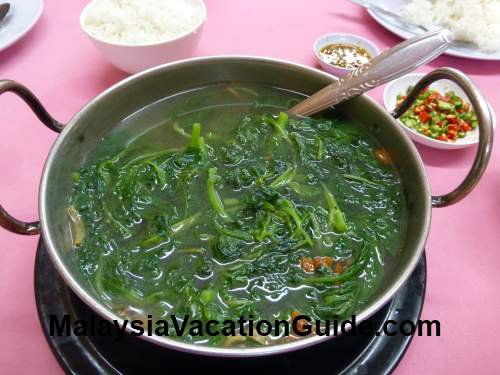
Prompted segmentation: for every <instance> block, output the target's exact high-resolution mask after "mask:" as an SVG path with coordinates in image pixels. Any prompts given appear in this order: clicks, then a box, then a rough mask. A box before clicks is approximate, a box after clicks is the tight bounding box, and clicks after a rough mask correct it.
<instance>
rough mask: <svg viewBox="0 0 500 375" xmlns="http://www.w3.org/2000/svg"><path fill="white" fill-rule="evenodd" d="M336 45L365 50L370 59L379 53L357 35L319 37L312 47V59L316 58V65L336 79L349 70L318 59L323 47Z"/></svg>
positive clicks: (334, 34) (373, 46) (375, 47)
mask: <svg viewBox="0 0 500 375" xmlns="http://www.w3.org/2000/svg"><path fill="white" fill-rule="evenodd" d="M337 43H345V44H354V45H355V46H358V47H361V48H364V49H366V50H367V51H368V52H369V53H370V55H372V57H375V56H377V55H379V54H380V51H379V49H378V48H377V46H376V45H375V44H373V43H372V42H370V41H369V40H368V39H365V38H362V37H360V36H357V35H353V34H340V33H331V34H325V35H323V36H321V37H319V38H318V39H316V41H315V42H314V45H313V52H314V57H316V61H318V63H319V64H320V65H321V68H322V69H323V70H324V71H325V72H328V73H331V74H333V75H335V76H338V77H341V76H345V75H346V74H347V73H349V72H350V71H351V69H348V68H341V67H338V66H335V65H332V64H328V63H326V62H324V61H323V60H322V59H321V57H320V51H321V49H322V48H323V47H326V46H327V45H329V44H337Z"/></svg>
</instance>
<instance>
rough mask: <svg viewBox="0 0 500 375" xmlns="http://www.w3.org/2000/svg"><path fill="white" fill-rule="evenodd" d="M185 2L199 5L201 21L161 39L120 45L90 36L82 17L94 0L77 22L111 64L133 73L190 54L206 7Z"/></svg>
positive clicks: (199, 2) (197, 1) (201, 27)
mask: <svg viewBox="0 0 500 375" xmlns="http://www.w3.org/2000/svg"><path fill="white" fill-rule="evenodd" d="M189 1H191V2H193V3H195V4H197V5H198V6H200V7H201V9H202V11H203V18H202V20H201V22H200V23H199V24H198V25H197V26H196V27H195V28H194V29H193V30H191V31H190V32H188V33H186V34H183V35H180V36H179V37H177V38H175V39H170V40H166V41H164V42H157V43H147V44H124V43H114V42H109V41H106V40H103V39H99V38H96V37H95V36H93V35H91V34H90V33H89V31H88V30H87V27H86V23H85V18H86V16H87V12H88V10H89V8H90V7H91V6H92V5H93V3H94V2H95V0H94V1H91V2H90V3H89V4H87V6H86V7H85V8H84V9H83V11H82V13H81V15H80V25H81V27H82V29H83V31H84V32H85V34H87V36H88V37H89V38H90V40H92V42H93V43H94V45H95V46H96V47H97V49H98V50H99V51H100V52H101V53H102V54H103V56H104V57H105V58H106V59H107V60H108V61H109V62H110V63H111V64H113V65H114V66H116V67H117V68H118V69H120V70H123V71H125V72H128V73H137V72H140V71H142V70H145V69H149V68H151V67H153V66H157V65H161V64H164V63H167V62H171V61H175V60H183V59H186V58H189V57H191V56H192V55H193V52H194V50H195V49H196V47H197V45H198V42H199V40H200V35H201V31H202V29H203V25H204V23H205V21H206V19H207V8H206V6H205V3H204V2H203V0H189Z"/></svg>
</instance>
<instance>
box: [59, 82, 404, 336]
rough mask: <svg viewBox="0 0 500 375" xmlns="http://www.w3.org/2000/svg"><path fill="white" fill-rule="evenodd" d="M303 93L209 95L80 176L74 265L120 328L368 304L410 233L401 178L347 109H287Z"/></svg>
mask: <svg viewBox="0 0 500 375" xmlns="http://www.w3.org/2000/svg"><path fill="white" fill-rule="evenodd" d="M300 98H301V97H300V96H299V95H298V94H295V93H291V92H287V91H284V90H279V89H276V88H269V87H265V86H239V85H223V84H220V85H213V86H209V87H205V88H202V89H199V90H194V91H192V92H187V93H184V94H181V95H178V96H176V97H173V98H167V99H166V100H164V101H162V102H159V103H155V104H153V105H152V106H150V107H148V108H146V109H145V110H143V111H141V112H140V113H137V114H135V115H133V116H132V117H131V118H129V119H127V120H125V121H124V123H123V124H120V125H119V126H118V127H117V130H116V131H114V134H110V136H109V137H107V138H106V139H104V140H103V143H102V146H101V147H100V148H99V150H97V151H96V152H97V155H98V157H97V159H96V160H94V161H91V162H88V163H86V165H84V166H83V167H82V168H81V169H80V170H79V171H77V172H75V173H74V175H73V178H74V189H73V192H72V195H71V199H70V202H69V210H68V211H69V213H70V217H71V219H72V220H71V225H72V227H71V229H72V233H73V240H74V245H75V246H74V259H75V263H76V265H77V267H78V268H79V271H80V272H81V275H82V277H83V279H84V280H86V281H87V282H88V284H89V285H90V287H91V288H93V290H94V291H95V293H96V295H97V296H98V297H99V298H100V300H101V301H102V302H103V303H104V304H105V305H107V306H108V307H109V308H110V309H111V310H113V311H115V312H116V313H118V314H120V315H122V316H123V317H124V318H125V317H127V318H134V317H146V316H148V315H151V316H152V317H154V318H158V319H159V318H162V317H165V316H169V315H171V314H175V315H176V316H184V315H189V317H190V318H191V319H200V320H202V321H208V320H211V319H215V320H218V321H224V320H226V319H232V320H237V319H238V318H240V317H242V316H243V317H253V319H254V320H257V321H258V320H259V319H267V320H275V319H284V320H289V319H290V317H291V315H292V314H293V312H295V314H297V313H300V314H304V315H308V316H310V317H312V318H315V319H327V318H332V317H334V316H338V317H340V318H342V317H347V316H349V315H350V314H352V313H355V312H356V311H357V310H358V309H359V308H360V306H361V305H363V304H364V303H366V302H367V301H368V300H369V298H370V296H371V294H372V293H373V291H374V290H375V288H376V286H377V283H378V281H379V279H380V278H381V275H382V273H383V268H384V263H385V262H386V261H387V259H388V258H389V257H391V256H394V255H395V254H396V252H397V250H398V249H399V248H400V246H401V243H402V239H403V238H404V234H405V222H406V217H405V211H404V194H403V191H402V185H401V181H400V177H399V176H398V174H397V173H396V170H395V169H394V167H393V166H392V165H391V164H390V160H389V159H388V158H387V155H386V154H384V151H383V150H380V147H379V146H378V145H377V144H376V143H375V141H374V140H373V139H371V138H370V137H369V136H368V134H366V132H365V131H364V130H363V129H362V128H361V127H360V126H358V125H356V124H354V123H352V122H351V121H348V120H346V119H343V118H342V117H340V116H339V115H338V114H336V113H334V112H330V113H328V114H327V117H325V118H314V119H312V118H307V119H296V118H288V116H286V115H285V114H284V113H283V112H281V113H280V111H283V110H285V109H286V108H288V107H289V106H291V105H292V104H293V103H294V102H296V101H298V100H299V99H300ZM271 113H272V115H271ZM132 134H134V135H135V138H131V135H132ZM137 134H139V136H137ZM179 339H181V340H184V341H187V342H192V343H200V344H209V345H224V344H227V339H225V338H224V337H221V336H216V337H210V336H201V337H198V336H196V337H195V336H193V335H184V336H183V337H180V338H179ZM225 340H226V341H225ZM283 340H287V338H285V337H279V336H278V337H268V338H266V339H265V340H262V339H257V340H252V338H248V339H245V340H242V341H244V342H242V341H241V340H240V342H239V344H242V345H247V346H248V345H261V344H269V343H272V342H282V341H283Z"/></svg>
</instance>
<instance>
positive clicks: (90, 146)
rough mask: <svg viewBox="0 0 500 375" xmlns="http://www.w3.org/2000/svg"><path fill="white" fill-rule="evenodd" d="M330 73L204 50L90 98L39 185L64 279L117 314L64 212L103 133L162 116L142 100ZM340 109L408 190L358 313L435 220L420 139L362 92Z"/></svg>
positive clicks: (382, 296)
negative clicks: (379, 270) (101, 294)
mask: <svg viewBox="0 0 500 375" xmlns="http://www.w3.org/2000/svg"><path fill="white" fill-rule="evenodd" d="M332 79H333V78H332V77H331V76H329V75H327V74H325V73H322V72H319V71H317V70H314V69H311V68H307V67H304V66H300V65H296V64H291V63H286V62H282V61H277V60H270V59H264V58H247V57H218V58H204V59H194V60H188V61H185V62H181V63H176V64H169V65H166V66H163V67H159V68H155V69H152V70H150V71H147V72H145V73H142V74H140V75H137V76H133V77H131V78H129V79H127V80H125V81H123V82H121V83H119V84H117V85H116V86H114V87H112V88H111V89H109V90H108V91H106V92H104V93H103V94H101V95H100V96H99V97H97V98H96V99H94V100H93V101H92V102H90V103H89V104H88V105H87V106H86V107H85V108H83V109H82V110H81V111H80V112H79V113H78V114H77V115H76V116H75V117H74V118H73V119H72V120H71V121H70V123H69V124H68V125H67V126H66V128H65V129H64V131H63V133H62V134H61V136H60V137H59V138H58V139H57V141H56V143H55V145H54V147H53V149H52V150H51V153H50V156H49V159H48V161H47V164H46V167H45V170H44V175H43V179H42V185H41V192H40V216H41V221H42V229H43V236H44V239H45V241H46V244H47V247H48V249H49V253H50V255H51V259H52V260H53V262H54V263H55V265H56V267H57V268H58V270H59V272H60V273H61V274H62V276H63V277H64V279H65V281H66V282H68V284H69V285H70V286H71V287H72V288H73V289H74V291H75V292H76V293H77V295H78V296H79V297H80V298H82V299H83V300H84V301H85V302H86V303H88V304H89V305H90V306H91V307H93V308H94V309H95V310H96V311H97V312H98V313H100V314H101V315H103V316H105V317H107V318H110V319H112V318H117V317H116V316H115V315H114V314H113V312H111V311H109V310H107V309H106V308H105V307H104V306H103V305H102V304H101V303H99V302H98V300H97V299H96V298H95V296H94V295H93V292H92V290H91V288H90V287H89V286H88V285H86V284H85V283H84V282H83V281H82V279H81V278H80V276H79V273H78V272H75V266H74V264H72V263H73V257H72V251H73V250H72V247H73V246H72V243H71V241H72V240H71V235H70V232H69V225H68V216H67V202H68V200H69V196H70V193H71V189H72V186H73V182H72V173H73V172H74V171H75V170H77V169H78V168H79V167H80V166H82V165H84V164H85V163H87V162H88V161H92V160H95V159H96V157H97V156H98V154H99V152H101V151H100V150H102V147H103V143H102V140H103V139H104V138H106V137H107V136H108V135H109V134H111V133H116V134H117V135H118V136H119V137H121V138H122V140H123V142H124V143H126V142H127V139H128V138H129V137H135V136H136V135H137V134H136V133H137V132H138V131H139V129H140V128H136V127H134V126H128V125H127V124H129V123H130V119H131V118H135V117H137V116H140V118H141V121H143V122H150V123H151V124H154V123H156V122H158V121H159V117H158V113H156V114H155V112H154V111H153V112H151V114H149V112H147V111H144V108H147V107H149V106H151V105H152V104H154V103H162V102H164V101H165V98H169V97H174V98H175V96H176V95H178V94H179V93H182V92H186V91H190V90H196V89H199V88H200V87H204V86H208V85H214V84H223V83H234V82H238V83H241V84H243V85H244V84H249V85H263V86H267V87H272V88H280V89H284V90H288V91H293V92H295V93H300V94H303V95H310V94H312V93H314V92H316V91H318V90H319V89H321V88H322V87H324V86H326V85H327V84H329V83H331V81H332ZM337 110H338V111H339V112H341V113H342V114H343V115H345V116H347V117H349V118H350V119H352V120H353V121H355V122H357V123H359V124H361V125H362V126H363V127H364V128H365V129H366V130H368V132H369V133H370V134H371V135H372V136H373V137H374V138H376V140H377V142H378V143H379V144H381V145H382V146H383V147H384V148H385V149H387V150H388V151H389V153H390V155H391V159H392V160H393V162H394V164H395V166H396V168H397V170H398V172H399V174H400V176H401V177H402V181H403V188H404V193H405V198H406V213H407V231H406V237H405V239H404V242H403V246H402V248H401V249H400V251H399V252H398V254H397V255H396V256H394V257H388V259H389V261H388V262H386V264H385V266H384V267H385V269H384V274H383V277H382V280H381V282H380V283H379V286H378V288H377V290H376V291H375V293H374V294H373V295H372V297H371V301H370V302H369V303H368V304H367V305H366V306H365V308H364V309H363V310H362V311H360V312H359V313H358V314H357V317H358V321H360V320H362V319H365V318H367V317H368V316H370V315H371V314H372V313H373V312H375V311H376V310H377V309H378V308H380V307H381V306H382V305H383V304H384V303H385V302H387V301H388V300H389V298H390V297H391V296H392V295H393V293H394V292H395V291H396V290H397V288H398V287H400V286H401V284H402V283H403V282H404V281H405V280H406V278H407V277H408V276H409V275H410V273H411V271H412V270H413V268H414V266H415V265H416V263H417V261H418V259H419V257H420V255H421V252H422V250H423V246H424V243H425V238H426V236H427V231H428V226H429V222H430V194H429V188H428V185H427V180H426V177H425V174H424V170H423V165H422V162H421V160H420V158H419V156H418V153H417V151H416V149H415V147H414V146H413V144H412V143H411V141H409V139H408V138H407V136H406V135H405V134H404V133H403V131H402V130H401V129H400V127H399V126H398V125H397V123H396V122H395V120H394V119H393V118H392V117H391V116H390V115H389V114H388V113H386V112H385V111H384V110H383V109H382V108H381V107H380V106H379V105H378V104H376V103H375V102H374V101H372V100H371V99H370V98H368V97H367V96H364V95H363V96H361V97H358V98H355V99H352V100H349V101H348V102H345V103H343V104H341V105H339V106H337ZM157 340H158V341H157V342H158V343H160V344H165V345H172V344H171V343H172V340H170V339H168V338H158V339H157ZM301 341H304V343H303V344H299V345H297V347H298V346H300V345H305V344H306V342H308V341H310V342H313V341H314V340H313V339H305V340H301ZM169 343H170V344H169ZM174 346H175V345H174ZM181 349H186V348H182V347H181ZM217 349H218V348H212V349H211V350H212V352H210V354H217V353H216V352H217ZM187 350H190V349H189V348H187ZM193 350H194V351H196V349H193ZM273 350H276V349H273ZM267 351H268V352H271V350H267ZM265 352H266V348H263V349H260V352H259V353H257V354H265ZM254 354H255V353H254Z"/></svg>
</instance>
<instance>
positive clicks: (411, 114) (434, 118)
mask: <svg viewBox="0 0 500 375" xmlns="http://www.w3.org/2000/svg"><path fill="white" fill-rule="evenodd" d="M409 90H411V87H409V88H408V91H409ZM405 98H406V96H405V95H403V94H400V95H398V96H397V98H396V99H397V103H398V104H400V103H401V102H402V101H403V100H404V99H405ZM400 121H401V122H402V123H403V124H404V125H405V126H406V127H408V128H410V129H413V130H415V131H416V132H418V133H420V134H422V135H425V136H426V137H429V138H433V139H437V140H438V141H442V142H454V141H456V140H457V139H459V138H464V137H466V136H467V133H468V132H470V131H471V130H473V129H475V128H477V126H478V122H477V117H476V114H475V112H474V111H473V110H472V109H471V106H470V105H469V103H467V102H465V101H464V100H463V99H462V98H461V97H459V96H458V95H457V94H456V93H455V92H453V91H448V92H446V93H445V94H444V95H442V94H440V93H439V92H438V91H437V90H432V89H425V90H423V91H422V92H421V93H420V95H419V96H418V97H417V99H416V100H415V102H414V103H413V104H412V106H411V107H410V109H409V110H408V111H406V112H405V113H404V114H403V115H402V116H401V117H400Z"/></svg>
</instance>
